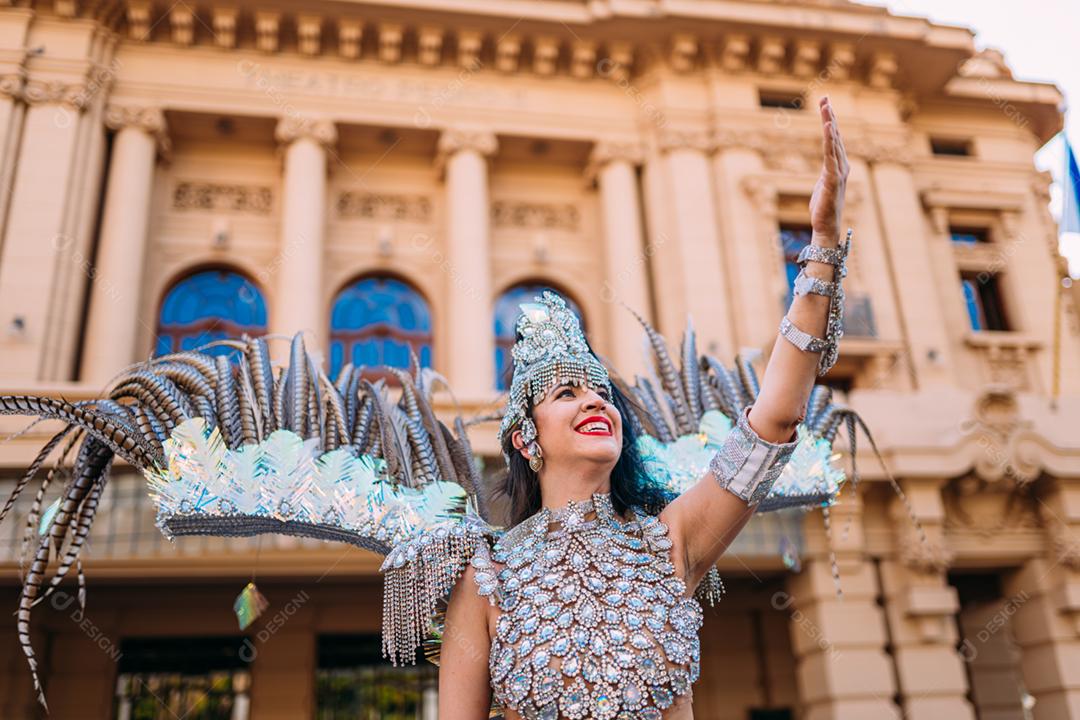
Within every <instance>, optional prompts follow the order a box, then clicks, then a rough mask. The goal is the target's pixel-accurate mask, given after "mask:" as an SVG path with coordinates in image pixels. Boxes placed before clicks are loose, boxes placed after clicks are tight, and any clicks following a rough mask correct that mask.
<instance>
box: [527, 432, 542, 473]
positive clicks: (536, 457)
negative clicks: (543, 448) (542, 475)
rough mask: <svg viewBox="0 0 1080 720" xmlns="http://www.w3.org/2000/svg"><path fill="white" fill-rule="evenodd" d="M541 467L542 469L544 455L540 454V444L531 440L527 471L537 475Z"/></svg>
mask: <svg viewBox="0 0 1080 720" xmlns="http://www.w3.org/2000/svg"><path fill="white" fill-rule="evenodd" d="M542 467H544V455H543V453H542V452H540V444H539V443H538V442H536V441H535V440H533V441H532V442H531V443H529V469H530V470H532V471H533V472H534V473H539V472H540V468H542Z"/></svg>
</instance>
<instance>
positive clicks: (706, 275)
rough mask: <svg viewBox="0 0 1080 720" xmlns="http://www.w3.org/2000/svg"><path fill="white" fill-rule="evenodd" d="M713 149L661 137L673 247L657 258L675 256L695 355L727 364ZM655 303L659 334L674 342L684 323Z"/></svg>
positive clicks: (726, 300) (693, 135) (727, 312)
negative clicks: (711, 161) (695, 341)
mask: <svg viewBox="0 0 1080 720" xmlns="http://www.w3.org/2000/svg"><path fill="white" fill-rule="evenodd" d="M712 146H713V143H712V139H711V138H710V136H709V134H708V133H706V132H704V131H700V132H699V131H675V130H663V131H661V133H660V149H661V150H662V151H663V153H664V156H663V157H664V166H665V169H666V177H665V178H664V179H665V180H666V185H667V189H668V193H667V199H668V202H669V204H670V208H671V209H670V212H669V213H668V220H669V224H670V227H671V232H672V235H673V242H672V246H673V247H671V248H668V247H666V245H667V244H666V243H665V244H664V246H663V247H660V248H659V249H658V254H667V253H674V254H675V257H676V262H675V263H672V264H673V265H675V269H676V270H677V272H678V281H679V290H678V292H679V294H680V295H681V298H682V303H681V304H682V306H683V308H685V313H686V314H688V315H689V316H690V318H691V319H692V320H693V323H694V328H695V329H696V331H697V338H698V349H699V351H701V352H708V353H710V354H712V355H715V356H716V357H719V358H721V359H723V361H724V362H730V359H731V358H732V357H734V354H735V342H734V334H733V331H732V324H733V317H734V316H733V314H732V301H733V298H732V297H731V289H730V284H729V282H728V279H727V275H726V270H725V267H724V262H723V254H722V252H721V249H720V231H719V227H718V216H717V212H716V192H715V187H714V184H713V180H712V172H711V170H710V168H709V152H710V151H711V149H712ZM657 299H658V300H659V303H660V305H661V310H660V317H661V330H662V332H663V333H664V334H665V335H666V336H667V337H668V339H669V340H670V341H673V342H678V338H680V337H681V336H682V332H683V330H684V329H685V326H686V317H678V316H677V314H676V313H675V312H672V309H673V308H675V307H677V305H676V304H673V303H671V302H670V299H669V298H667V297H665V295H663V294H661V295H660V296H659V297H658V298H657ZM665 304H667V305H668V309H666V310H665V309H664V305H665Z"/></svg>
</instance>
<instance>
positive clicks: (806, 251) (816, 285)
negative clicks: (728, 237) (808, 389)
mask: <svg viewBox="0 0 1080 720" xmlns="http://www.w3.org/2000/svg"><path fill="white" fill-rule="evenodd" d="M852 234H853V230H852V229H851V228H848V231H847V236H846V237H845V238H844V240H843V241H842V242H841V243H840V245H839V246H837V247H835V248H827V247H822V246H820V245H807V246H805V247H803V249H802V250H800V251H799V257H798V260H797V262H798V263H799V267H800V270H799V277H798V278H796V283H795V294H797V295H801V294H805V293H807V292H812V293H815V294H818V295H826V296H828V297H829V316H828V319H827V321H826V324H825V337H824V338H819V337H814V336H813V335H811V334H809V333H807V332H805V331H803V330H800V329H799V328H797V327H795V325H794V324H792V322H791V321H790V320H788V318H787V315H785V316H784V319H783V320H781V321H780V335H781V336H782V337H784V338H785V339H787V340H788V341H789V342H791V343H792V344H793V345H794V346H795V347H797V348H799V349H800V350H803V351H805V352H820V353H821V358H819V359H818V369H817V374H818V375H819V376H821V375H824V374H825V373H827V372H828V371H829V369H830V368H832V366H833V365H835V364H836V361H837V359H838V358H839V357H840V338H842V337H843V336H844V289H843V288H842V287H841V286H840V280H841V279H842V278H844V277H845V276H846V275H847V256H848V252H849V251H850V250H851V236H852ZM808 260H814V261H816V262H824V263H828V264H830V265H832V266H833V279H832V281H831V282H830V281H826V280H821V279H819V278H812V277H809V276H807V275H805V274H804V273H803V271H802V268H804V267H805V266H806V262H807V261H808ZM800 278H801V280H800ZM815 281H816V282H815Z"/></svg>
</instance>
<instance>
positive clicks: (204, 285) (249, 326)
mask: <svg viewBox="0 0 1080 720" xmlns="http://www.w3.org/2000/svg"><path fill="white" fill-rule="evenodd" d="M243 333H247V334H249V335H264V334H265V333H266V301H265V300H264V299H263V296H262V292H260V291H259V289H258V288H257V287H256V286H255V285H254V284H253V283H252V282H251V281H250V280H248V279H247V278H245V277H244V276H243V275H241V274H240V273H238V272H235V271H233V270H224V269H222V270H202V271H199V272H196V273H192V274H191V275H188V276H186V277H184V278H183V279H181V280H179V281H178V282H177V283H176V284H175V285H173V286H172V288H171V289H170V290H169V292H168V293H166V294H165V299H164V300H163V301H162V303H161V310H160V312H159V313H158V327H157V340H156V341H155V345H154V354H155V355H165V354H167V353H170V352H178V351H181V350H194V349H195V348H198V347H200V346H202V345H205V344H206V343H208V342H211V341H213V340H220V339H222V338H227V337H238V336H240V335H241V334H243ZM205 352H207V353H209V354H211V355H227V354H229V353H232V352H234V351H233V350H230V349H229V348H224V347H215V348H210V349H207V350H206V351H205Z"/></svg>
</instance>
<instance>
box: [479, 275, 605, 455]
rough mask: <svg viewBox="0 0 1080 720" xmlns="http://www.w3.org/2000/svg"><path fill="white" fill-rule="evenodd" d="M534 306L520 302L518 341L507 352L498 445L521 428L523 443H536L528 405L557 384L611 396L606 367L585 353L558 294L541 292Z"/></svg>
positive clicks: (575, 320) (574, 318) (586, 349)
mask: <svg viewBox="0 0 1080 720" xmlns="http://www.w3.org/2000/svg"><path fill="white" fill-rule="evenodd" d="M535 299H536V301H537V302H531V303H522V305H521V311H522V315H521V317H520V318H518V321H517V333H518V335H519V336H520V337H521V339H520V340H518V341H517V342H516V343H514V348H513V350H512V351H511V352H512V354H513V357H514V377H513V380H511V381H510V398H509V400H507V403H506V412H505V414H504V415H503V420H502V425H500V426H499V443H500V444H501V443H502V440H503V438H504V437H506V435H507V434H508V433H510V432H512V431H513V430H514V429H515V428H517V426H518V425H519V424H520V425H521V433H522V436H523V439H524V441H525V443H526V444H528V443H531V442H532V441H533V440H535V439H536V425H535V424H533V421H532V418H530V417H529V413H528V410H529V401H530V400H531V401H532V403H533V404H534V405H535V404H536V403H538V402H540V401H541V400H543V399H544V396H545V395H547V393H548V391H549V390H551V388H552V387H554V386H555V385H556V384H558V383H561V382H571V383H573V384H575V385H585V386H587V387H590V388H593V389H596V388H604V389H605V390H607V392H608V394H610V393H611V380H610V378H609V377H608V372H607V369H606V368H605V367H604V366H603V364H602V363H601V362H600V361H599V360H598V359H597V357H596V356H595V355H593V354H592V352H591V351H590V350H589V345H588V343H586V342H585V335H584V334H583V333H582V332H581V323H580V322H579V321H578V317H577V315H575V314H574V312H573V311H572V310H571V309H570V308H568V307H567V306H566V301H565V300H563V299H562V297H560V296H559V295H558V294H556V293H554V292H551V291H550V290H545V291H544V293H543V294H542V295H541V296H539V297H537V298H535Z"/></svg>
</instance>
